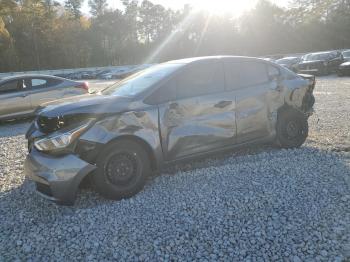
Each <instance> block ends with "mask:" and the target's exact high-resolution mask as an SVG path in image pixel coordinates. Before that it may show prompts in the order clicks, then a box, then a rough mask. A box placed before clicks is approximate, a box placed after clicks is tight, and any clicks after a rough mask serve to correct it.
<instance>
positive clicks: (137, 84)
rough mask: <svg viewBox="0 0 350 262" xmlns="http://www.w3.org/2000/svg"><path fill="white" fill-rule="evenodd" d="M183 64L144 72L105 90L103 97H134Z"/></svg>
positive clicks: (158, 66) (157, 67)
mask: <svg viewBox="0 0 350 262" xmlns="http://www.w3.org/2000/svg"><path fill="white" fill-rule="evenodd" d="M181 66H182V64H160V65H156V66H152V67H150V68H147V69H145V70H142V71H140V72H138V73H136V74H133V75H131V76H129V77H128V78H125V79H124V80H122V81H120V82H118V83H116V84H114V85H112V86H110V87H108V88H106V89H104V90H103V91H102V92H101V93H102V94H103V95H116V96H126V97H134V96H136V95H138V94H140V93H142V92H143V91H145V90H147V89H148V88H149V87H151V86H152V85H154V84H155V83H157V82H159V81H160V80H162V79H163V78H165V77H167V76H168V75H170V74H171V73H173V72H174V71H175V70H176V69H178V68H179V67H181Z"/></svg>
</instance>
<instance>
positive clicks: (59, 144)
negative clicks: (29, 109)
mask: <svg viewBox="0 0 350 262" xmlns="http://www.w3.org/2000/svg"><path fill="white" fill-rule="evenodd" d="M92 121H93V120H91V119H90V120H89V121H87V122H85V123H84V124H83V125H81V126H79V127H77V128H74V129H72V130H70V131H67V132H65V133H62V134H57V135H55V136H52V137H47V138H42V139H40V140H37V141H35V142H34V146H35V148H36V149H38V150H39V151H53V150H58V149H63V148H66V147H67V146H69V145H70V144H71V143H72V142H73V141H74V140H75V139H77V138H78V137H79V136H80V135H81V134H82V133H83V132H84V131H85V130H86V129H87V128H88V127H89V126H90V124H91V122H92Z"/></svg>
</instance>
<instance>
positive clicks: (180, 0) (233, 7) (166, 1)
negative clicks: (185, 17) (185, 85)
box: [61, 0, 289, 16]
mask: <svg viewBox="0 0 350 262" xmlns="http://www.w3.org/2000/svg"><path fill="white" fill-rule="evenodd" d="M61 1H63V0H61ZM150 1H151V2H152V3H154V4H161V5H163V6H165V7H168V8H172V9H181V8H182V7H183V6H184V5H185V4H190V5H191V6H193V7H194V8H198V9H204V10H209V11H213V12H214V13H224V12H227V11H230V12H231V13H233V14H235V15H237V16H238V15H240V14H242V13H243V12H244V11H247V10H249V9H251V8H252V7H254V5H255V3H256V2H257V0H150ZM270 1H271V2H273V3H275V4H277V5H279V6H281V7H285V6H287V5H288V2H289V0H270ZM87 2H88V0H85V3H84V5H83V12H84V13H89V7H88V5H87ZM108 5H109V7H111V8H121V7H122V4H121V1H120V0H108Z"/></svg>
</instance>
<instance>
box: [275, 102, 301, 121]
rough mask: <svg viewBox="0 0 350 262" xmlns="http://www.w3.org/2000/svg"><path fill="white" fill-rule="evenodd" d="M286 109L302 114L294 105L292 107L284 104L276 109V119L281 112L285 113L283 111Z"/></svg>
mask: <svg viewBox="0 0 350 262" xmlns="http://www.w3.org/2000/svg"><path fill="white" fill-rule="evenodd" d="M287 111H292V112H294V113H298V114H302V112H301V111H300V110H298V109H296V108H294V107H292V106H290V105H287V104H284V105H283V106H282V107H280V108H279V109H278V110H277V119H278V117H279V116H280V115H281V114H283V113H285V112H287Z"/></svg>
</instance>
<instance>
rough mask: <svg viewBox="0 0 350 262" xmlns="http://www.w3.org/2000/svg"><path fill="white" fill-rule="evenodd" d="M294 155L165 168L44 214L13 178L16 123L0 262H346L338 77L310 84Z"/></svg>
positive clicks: (2, 201)
mask: <svg viewBox="0 0 350 262" xmlns="http://www.w3.org/2000/svg"><path fill="white" fill-rule="evenodd" d="M315 93H316V99H317V100H316V101H317V102H316V105H315V109H316V112H317V113H316V114H315V115H313V116H312V117H311V119H310V136H309V139H308V140H307V142H306V144H305V145H304V146H303V147H302V148H300V149H296V150H279V149H275V148H269V147H268V148H266V147H265V148H262V147H261V148H251V149H247V150H241V151H238V152H231V153H228V154H223V155H219V156H216V157H211V158H207V159H204V160H199V161H195V162H188V163H185V164H183V165H178V166H173V167H170V168H168V169H167V170H165V171H164V172H163V173H162V175H160V176H155V177H153V178H152V179H151V180H152V181H150V183H148V184H147V186H146V188H145V189H144V190H143V191H142V192H141V193H140V194H138V195H137V196H135V197H134V198H132V199H129V200H123V201H119V202H114V201H108V200H104V199H103V198H101V197H99V196H98V195H97V194H96V193H94V192H93V191H92V190H91V189H89V188H85V189H83V190H81V192H80V193H79V197H78V200H77V202H76V205H75V206H74V207H62V206H56V205H55V204H53V203H50V202H48V201H46V200H43V199H41V198H40V197H39V196H37V195H36V194H35V193H34V188H33V185H32V183H30V182H29V181H27V180H25V178H24V174H23V160H24V158H25V155H26V141H25V139H24V135H23V134H24V132H25V130H26V128H27V127H28V125H29V124H28V122H20V123H14V124H11V123H10V124H5V125H2V126H1V127H0V146H1V148H0V159H1V162H0V221H1V223H0V232H1V233H0V261H13V260H16V259H18V260H32V261H42V260H60V261H62V260H131V261H135V260H148V261H154V260H166V261H168V260H194V259H197V260H208V261H209V260H211V261H214V260H215V261H216V260H229V261H232V260H245V261H263V260H266V261H277V260H278V261H281V260H286V261H288V260H291V261H294V262H298V261H305V260H310V261H315V260H316V261H317V260H318V261H346V260H350V153H349V148H350V124H349V123H350V103H349V101H350V78H336V77H332V76H330V77H326V78H320V79H318V82H317V87H316V90H315Z"/></svg>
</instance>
